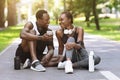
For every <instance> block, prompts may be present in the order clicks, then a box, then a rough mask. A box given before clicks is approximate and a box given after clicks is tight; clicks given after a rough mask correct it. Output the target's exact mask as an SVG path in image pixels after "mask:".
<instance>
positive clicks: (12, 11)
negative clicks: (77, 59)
mask: <svg viewBox="0 0 120 80" xmlns="http://www.w3.org/2000/svg"><path fill="white" fill-rule="evenodd" d="M18 14H19V13H18ZM7 19H8V26H14V25H16V24H17V16H16V0H8V18H7Z"/></svg>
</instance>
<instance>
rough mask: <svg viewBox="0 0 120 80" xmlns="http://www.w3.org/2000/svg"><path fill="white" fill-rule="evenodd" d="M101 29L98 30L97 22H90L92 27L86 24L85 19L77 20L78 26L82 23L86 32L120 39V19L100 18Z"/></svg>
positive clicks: (116, 39)
mask: <svg viewBox="0 0 120 80" xmlns="http://www.w3.org/2000/svg"><path fill="white" fill-rule="evenodd" d="M99 22H100V28H101V30H99V31H98V30H96V27H95V24H94V23H90V27H87V26H86V23H85V21H77V20H76V21H75V24H77V25H78V26H79V25H81V26H82V27H83V28H84V30H85V32H87V33H90V34H94V35H99V36H103V37H105V38H108V39H111V40H115V41H120V19H100V20H99Z"/></svg>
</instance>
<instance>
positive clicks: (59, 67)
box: [57, 61, 66, 69]
mask: <svg viewBox="0 0 120 80" xmlns="http://www.w3.org/2000/svg"><path fill="white" fill-rule="evenodd" d="M65 63H66V61H64V62H59V63H58V66H57V68H58V69H64V68H65Z"/></svg>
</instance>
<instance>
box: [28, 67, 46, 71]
mask: <svg viewBox="0 0 120 80" xmlns="http://www.w3.org/2000/svg"><path fill="white" fill-rule="evenodd" d="M30 69H32V70H34V71H38V72H45V71H46V69H44V70H37V69H35V68H33V67H30Z"/></svg>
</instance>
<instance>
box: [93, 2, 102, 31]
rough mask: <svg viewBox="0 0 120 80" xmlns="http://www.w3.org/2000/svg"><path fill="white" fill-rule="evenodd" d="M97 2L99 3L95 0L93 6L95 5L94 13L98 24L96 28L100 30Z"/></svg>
mask: <svg viewBox="0 0 120 80" xmlns="http://www.w3.org/2000/svg"><path fill="white" fill-rule="evenodd" d="M96 4H97V1H96V0H93V5H92V7H93V15H94V20H95V24H96V29H97V30H100V26H99V19H98V14H97V11H96Z"/></svg>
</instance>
